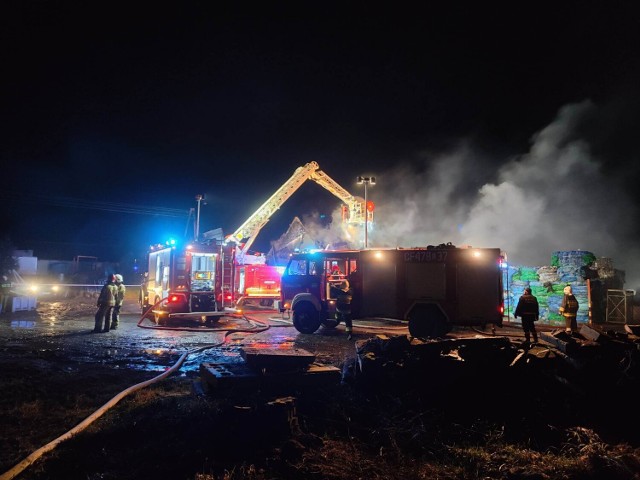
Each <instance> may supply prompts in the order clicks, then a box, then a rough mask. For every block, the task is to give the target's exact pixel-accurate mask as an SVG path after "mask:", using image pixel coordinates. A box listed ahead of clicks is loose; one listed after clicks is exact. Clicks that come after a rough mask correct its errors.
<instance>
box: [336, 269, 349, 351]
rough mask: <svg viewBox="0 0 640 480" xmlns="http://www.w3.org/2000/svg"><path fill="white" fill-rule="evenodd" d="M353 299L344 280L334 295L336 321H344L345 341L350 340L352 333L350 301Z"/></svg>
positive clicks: (346, 281)
mask: <svg viewBox="0 0 640 480" xmlns="http://www.w3.org/2000/svg"><path fill="white" fill-rule="evenodd" d="M352 298H353V290H351V286H350V285H349V280H347V279H346V278H345V279H344V280H342V282H340V284H339V285H338V288H337V295H336V320H338V322H340V321H344V326H345V332H347V339H348V340H351V338H352V335H351V332H352V331H353V322H352V320H351V299H352Z"/></svg>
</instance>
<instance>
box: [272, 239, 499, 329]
mask: <svg viewBox="0 0 640 480" xmlns="http://www.w3.org/2000/svg"><path fill="white" fill-rule="evenodd" d="M503 259H504V257H503V255H502V254H501V251H500V249H498V248H456V247H454V246H452V245H450V244H446V245H445V244H443V245H440V246H437V247H431V246H430V247H425V248H406V249H405V248H396V249H366V250H343V251H324V250H323V251H315V252H306V253H298V254H293V255H292V256H291V259H290V261H289V263H288V265H287V267H286V269H285V271H284V273H283V275H282V279H281V292H282V293H281V306H280V311H281V312H282V313H283V314H284V313H285V312H288V313H289V314H292V317H293V324H294V326H295V328H296V329H297V330H298V331H299V332H301V333H313V332H315V331H316V330H317V329H318V328H319V327H320V326H321V325H323V326H324V327H325V328H334V327H335V326H337V324H338V322H339V320H336V315H335V313H336V302H337V296H338V293H336V292H338V291H337V290H336V289H335V288H334V287H335V286H336V284H338V283H341V282H342V280H344V279H347V280H348V282H349V285H350V287H351V290H350V294H351V297H352V300H351V316H352V318H354V319H358V318H392V319H400V320H405V321H407V322H408V326H409V332H410V334H411V335H412V336H414V337H439V336H442V335H444V334H446V333H447V332H449V331H450V329H451V327H452V325H478V326H482V327H485V326H486V325H487V324H493V325H498V326H501V325H502V317H503V313H504V297H503V289H502V264H503Z"/></svg>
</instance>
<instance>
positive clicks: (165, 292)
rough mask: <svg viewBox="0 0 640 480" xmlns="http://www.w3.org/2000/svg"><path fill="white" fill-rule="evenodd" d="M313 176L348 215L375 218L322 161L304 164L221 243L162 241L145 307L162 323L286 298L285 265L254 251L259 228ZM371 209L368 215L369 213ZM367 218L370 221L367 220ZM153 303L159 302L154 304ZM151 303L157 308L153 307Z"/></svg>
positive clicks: (355, 221) (152, 257) (358, 221)
mask: <svg viewBox="0 0 640 480" xmlns="http://www.w3.org/2000/svg"><path fill="white" fill-rule="evenodd" d="M307 180H313V181H315V182H316V183H318V184H319V185H321V186H322V187H324V188H325V189H327V190H328V191H329V192H331V193H332V194H334V195H335V196H336V197H338V198H339V199H340V200H341V201H342V202H343V206H342V209H343V221H344V222H345V223H347V224H350V225H362V224H365V223H366V222H371V221H372V220H373V208H372V207H371V206H370V207H369V208H367V205H365V202H364V200H363V199H362V198H360V197H355V196H353V195H351V194H350V193H349V192H348V191H347V190H345V189H344V188H342V187H341V186H340V185H339V184H338V183H337V182H336V181H335V180H333V179H332V178H331V177H329V176H328V175H327V174H326V173H324V172H323V171H321V170H320V167H319V165H318V163H317V162H309V163H307V164H306V165H304V166H302V167H298V168H297V169H296V170H295V172H294V173H293V175H292V176H291V177H290V178H289V179H288V180H287V181H286V182H285V183H284V184H282V186H281V187H280V188H279V189H278V190H276V192H275V193H274V194H273V195H271V197H270V198H269V199H268V200H267V201H266V202H264V203H263V204H262V205H261V206H260V208H258V210H256V211H255V212H254V213H253V214H252V215H251V216H250V217H249V218H248V219H247V220H246V221H245V222H244V223H243V224H242V225H241V226H240V227H239V228H238V229H237V230H236V231H235V232H233V233H232V234H231V235H229V236H228V237H226V239H224V240H223V241H221V242H220V243H219V244H212V243H211V242H208V243H203V242H196V243H194V244H191V245H189V246H186V247H179V246H176V245H164V246H158V247H157V248H155V249H153V250H152V251H151V252H150V254H149V269H148V278H147V280H146V284H145V286H144V287H145V288H144V290H145V294H144V295H143V296H141V305H142V309H143V312H144V311H151V312H152V314H153V317H154V319H155V321H156V322H157V323H161V322H165V321H167V320H168V319H171V318H193V319H196V320H198V319H199V320H201V321H203V322H204V321H212V320H215V319H216V318H218V317H219V313H218V312H222V311H224V310H225V308H227V307H231V308H233V307H237V306H238V305H240V304H242V303H243V302H245V301H246V300H249V299H254V300H260V301H261V304H265V302H272V301H273V300H276V299H279V298H280V277H281V273H282V271H281V270H283V269H282V268H281V267H276V266H271V265H266V264H265V261H266V258H265V257H264V256H262V257H256V256H254V255H250V254H249V249H250V248H251V246H252V245H253V242H254V241H255V239H256V237H257V235H258V233H259V232H260V230H261V229H262V228H263V227H264V226H265V225H266V223H267V222H268V221H269V219H270V218H271V216H272V215H273V214H274V213H275V212H276V211H277V210H278V209H279V208H280V207H281V206H282V205H283V204H284V203H285V202H286V201H287V200H288V199H289V198H290V197H291V195H293V194H294V193H295V192H296V190H298V189H299V188H300V186H301V185H302V184H304V182H306V181H307ZM365 215H367V217H365ZM365 218H366V222H365ZM151 307H153V308H151ZM150 308H151V310H149V309H150Z"/></svg>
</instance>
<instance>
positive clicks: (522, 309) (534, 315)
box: [513, 287, 540, 346]
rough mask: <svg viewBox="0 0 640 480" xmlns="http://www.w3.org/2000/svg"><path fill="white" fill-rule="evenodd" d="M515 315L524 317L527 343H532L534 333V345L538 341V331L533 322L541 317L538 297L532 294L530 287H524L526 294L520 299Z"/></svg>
mask: <svg viewBox="0 0 640 480" xmlns="http://www.w3.org/2000/svg"><path fill="white" fill-rule="evenodd" d="M513 316H514V317H521V318H522V330H524V341H525V345H526V346H529V345H530V343H531V336H532V335H533V343H534V345H535V344H536V343H538V332H536V326H535V324H534V323H533V322H536V321H537V320H538V318H540V308H539V306H538V299H537V298H536V297H534V296H533V295H532V294H531V288H530V287H527V288H525V289H524V294H523V295H522V296H521V297H520V299H519V300H518V305H517V306H516V311H515V312H514V314H513Z"/></svg>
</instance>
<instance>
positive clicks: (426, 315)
mask: <svg viewBox="0 0 640 480" xmlns="http://www.w3.org/2000/svg"><path fill="white" fill-rule="evenodd" d="M407 319H408V320H409V334H411V336H412V337H415V338H438V337H443V336H445V335H446V334H447V333H449V332H450V331H451V325H450V324H449V322H448V321H447V317H446V315H445V313H444V312H443V311H442V309H441V308H440V307H439V306H438V305H436V304H434V303H420V304H416V305H414V306H413V307H412V308H411V310H410V311H409V314H408V315H407Z"/></svg>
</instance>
